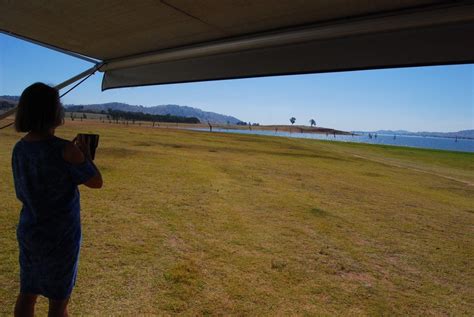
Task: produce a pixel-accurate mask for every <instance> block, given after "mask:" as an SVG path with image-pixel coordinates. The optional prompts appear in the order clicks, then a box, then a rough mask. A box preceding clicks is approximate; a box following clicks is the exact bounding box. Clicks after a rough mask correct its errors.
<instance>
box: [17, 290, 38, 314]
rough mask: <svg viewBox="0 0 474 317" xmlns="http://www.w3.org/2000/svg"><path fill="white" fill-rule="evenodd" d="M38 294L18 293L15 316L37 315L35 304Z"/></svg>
mask: <svg viewBox="0 0 474 317" xmlns="http://www.w3.org/2000/svg"><path fill="white" fill-rule="evenodd" d="M37 298H38V295H35V294H23V293H20V294H18V298H17V299H16V305H15V313H14V314H15V317H33V316H34V315H35V304H36V299H37Z"/></svg>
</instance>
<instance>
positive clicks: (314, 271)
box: [0, 120, 474, 316]
mask: <svg viewBox="0 0 474 317" xmlns="http://www.w3.org/2000/svg"><path fill="white" fill-rule="evenodd" d="M78 132H97V133H99V134H100V135H101V144H100V148H99V150H98V153H97V159H96V161H97V165H98V166H99V167H100V168H101V170H102V174H103V177H104V187H103V189H101V190H99V191H97V190H89V189H87V188H81V194H82V221H83V245H82V250H81V260H80V266H79V276H78V281H77V285H76V288H75V290H74V292H73V296H72V299H71V304H70V313H71V314H72V315H87V316H88V315H93V316H108V315H130V316H137V315H254V316H260V315H390V316H392V315H436V316H440V315H455V316H460V315H466V316H467V315H471V316H472V312H473V311H474V297H473V294H474V268H473V262H472V261H473V259H474V185H473V184H474V154H469V153H454V152H444V151H434V150H418V149H408V148H397V147H389V146H374V145H366V144H347V143H336V142H334V143H333V142H325V141H317V140H304V139H287V138H278V137H265V136H252V135H237V134H222V133H208V132H194V131H184V130H173V129H171V128H169V129H166V128H155V129H151V128H145V127H138V126H133V127H132V126H128V127H126V126H120V125H114V124H103V123H97V122H91V121H87V120H85V121H84V122H80V121H78V120H76V121H74V122H70V121H68V122H67V124H66V126H65V127H62V128H60V129H58V131H57V135H58V136H60V137H64V138H69V139H72V138H73V136H74V135H75V134H76V133H78ZM19 137H20V135H19V134H17V133H15V132H14V131H13V130H12V129H5V130H0V141H1V142H0V175H1V179H0V201H1V212H0V259H1V260H0V315H8V314H11V311H12V308H13V305H14V300H15V297H16V295H17V292H18V284H19V281H18V274H19V273H18V271H19V267H18V260H17V257H18V250H17V242H16V237H15V225H16V223H17V220H18V212H19V209H20V204H19V202H18V201H17V200H16V198H15V194H14V189H13V181H12V175H11V167H10V157H11V149H12V147H13V145H14V143H15V142H16V140H17V139H18V138H19ZM46 307H47V301H46V300H45V299H44V298H42V299H40V300H39V302H38V308H37V311H38V315H39V316H43V315H45V312H46Z"/></svg>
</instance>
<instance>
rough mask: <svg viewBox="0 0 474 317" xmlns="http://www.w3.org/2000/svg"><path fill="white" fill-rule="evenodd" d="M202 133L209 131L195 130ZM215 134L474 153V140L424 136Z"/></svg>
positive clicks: (231, 131)
mask: <svg viewBox="0 0 474 317" xmlns="http://www.w3.org/2000/svg"><path fill="white" fill-rule="evenodd" d="M193 130H201V131H209V130H208V129H193ZM213 131H215V132H227V133H240V134H257V135H272V136H280V137H289V138H302V139H317V140H328V141H341V142H357V143H370V144H384V145H395V146H408V147H416V148H425V149H437V150H448V151H459V152H473V153H474V140H472V139H458V140H457V142H456V141H455V139H453V138H437V137H422V136H409V135H396V136H394V135H386V134H377V137H374V136H372V138H369V136H368V135H367V134H364V135H360V134H359V135H354V136H351V135H336V136H334V135H333V134H329V135H326V134H316V133H297V132H293V133H289V132H280V131H278V132H275V131H270V130H266V131H262V130H238V129H216V128H214V129H213Z"/></svg>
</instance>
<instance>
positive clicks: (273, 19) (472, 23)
mask: <svg viewBox="0 0 474 317" xmlns="http://www.w3.org/2000/svg"><path fill="white" fill-rule="evenodd" d="M0 4H1V10H0V30H2V31H3V32H5V33H7V34H12V35H15V36H19V37H22V38H26V39H30V40H34V41H36V42H40V43H43V44H46V45H48V46H52V47H55V48H58V49H60V50H63V51H67V52H74V53H77V54H81V55H84V56H88V57H91V58H94V59H97V60H99V61H103V62H104V66H103V67H102V68H101V71H104V72H105V75H104V79H103V83H102V88H103V89H108V88H118V87H126V86H141V85H151V84H166V83H178V82H190V81H201V80H213V79H228V78H243V77H254V76H267V75H284V74H302V73H318V72H330V71H342V70H357V69H374V68H383V67H403V66H420V65H439V64H454V63H472V62H474V41H472V39H473V38H474V2H473V1H432V0H431V1H428V0H398V1H393V0H373V1H371V0H331V1H323V0H252V1H246V0H207V1H196V0H162V1H157V0H142V1H117V0H101V1H62V0H50V1H35V0H30V1H8V0H0Z"/></svg>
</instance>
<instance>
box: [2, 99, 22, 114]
mask: <svg viewBox="0 0 474 317" xmlns="http://www.w3.org/2000/svg"><path fill="white" fill-rule="evenodd" d="M4 97H5V96H0V113H2V112H5V111H7V110H8V109H11V108H13V107H15V105H16V104H17V103H18V101H15V100H12V99H11V98H4ZM6 97H13V96H6Z"/></svg>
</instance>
